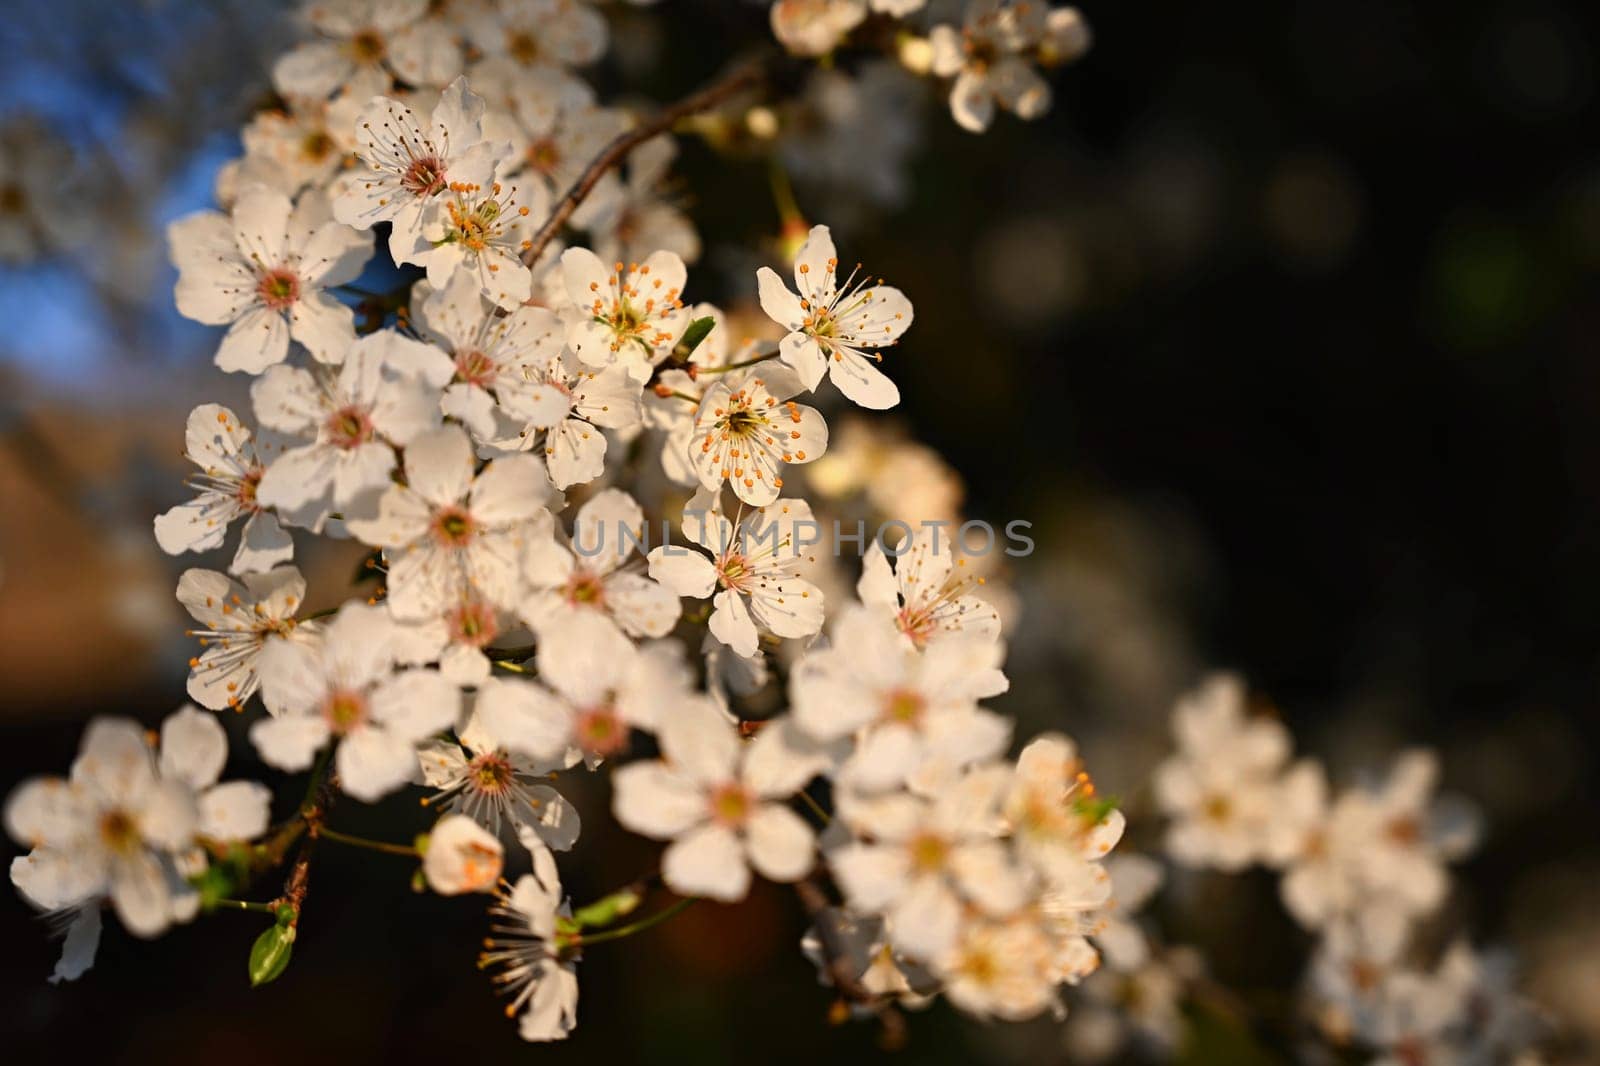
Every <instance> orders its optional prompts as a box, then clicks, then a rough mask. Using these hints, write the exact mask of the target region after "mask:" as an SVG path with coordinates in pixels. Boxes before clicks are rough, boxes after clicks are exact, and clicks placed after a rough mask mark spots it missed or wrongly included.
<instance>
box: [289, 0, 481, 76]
mask: <svg viewBox="0 0 1600 1066" xmlns="http://www.w3.org/2000/svg"><path fill="white" fill-rule="evenodd" d="M429 7H430V4H429V2H428V0H313V2H312V3H311V4H310V5H308V6H307V7H306V9H305V12H306V17H307V18H308V19H309V20H310V22H311V24H312V25H313V26H315V27H316V28H317V30H319V31H320V32H321V33H322V34H324V35H325V36H326V37H328V38H329V39H328V40H320V41H307V42H305V43H303V44H300V45H297V46H296V47H295V48H293V49H291V50H290V51H289V52H287V53H286V54H284V55H283V56H282V57H281V58H280V59H279V60H278V61H277V63H276V64H274V65H273V68H272V84H273V85H274V86H275V87H276V88H277V90H278V91H279V92H280V93H282V94H284V95H285V96H306V97H313V98H320V97H324V96H327V95H329V94H330V93H333V92H335V91H337V90H338V89H340V88H342V87H344V86H350V87H351V89H352V91H358V92H362V93H363V94H364V95H371V94H373V93H376V92H383V91H385V90H387V89H388V88H389V72H390V71H391V70H392V71H393V72H394V73H395V74H396V75H398V76H399V77H400V78H402V79H404V80H405V81H408V82H411V83H413V84H418V85H443V84H444V83H445V82H447V81H449V80H450V79H451V78H453V77H455V76H456V74H457V73H459V72H460V70H461V49H460V48H459V47H457V45H456V42H455V37H454V35H453V34H452V32H451V30H450V28H449V26H447V25H445V24H443V23H440V22H438V21H435V20H433V19H430V18H429V17H428V9H429Z"/></svg>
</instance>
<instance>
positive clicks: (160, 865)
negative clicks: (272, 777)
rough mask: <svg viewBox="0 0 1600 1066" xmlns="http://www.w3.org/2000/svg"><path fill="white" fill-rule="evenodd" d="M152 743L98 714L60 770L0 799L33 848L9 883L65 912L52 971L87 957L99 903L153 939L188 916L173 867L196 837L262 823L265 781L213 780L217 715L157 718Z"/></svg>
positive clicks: (75, 970)
mask: <svg viewBox="0 0 1600 1066" xmlns="http://www.w3.org/2000/svg"><path fill="white" fill-rule="evenodd" d="M154 743H155V741H154V739H153V738H147V737H146V734H145V733H144V731H143V730H142V729H141V728H140V727H139V725H138V723H137V722H134V721H131V720H129V719H126V718H96V719H95V720H94V721H92V722H91V723H90V724H89V728H88V730H87V731H86V732H85V733H84V737H83V743H82V746H81V747H80V749H79V752H78V757H77V759H76V760H75V761H74V762H73V764H72V769H71V772H70V774H69V776H68V777H67V778H65V779H63V778H59V777H37V778H33V779H31V780H29V781H25V782H23V783H22V784H21V785H19V786H18V787H17V789H16V790H15V791H14V792H12V794H11V796H10V797H9V798H8V799H7V800H6V807H5V825H6V831H7V832H8V833H10V835H11V837H12V839H14V840H16V841H17V842H18V843H21V844H23V845H25V846H27V847H28V848H30V849H31V850H30V851H29V853H28V854H27V855H23V856H18V857H17V858H15V859H13V860H12V862H11V882H12V884H14V885H15V886H16V887H17V890H18V891H19V892H20V893H22V895H23V897H24V898H25V899H27V900H28V901H29V902H30V903H32V904H33V905H34V906H36V907H39V908H42V909H44V910H47V911H52V912H62V913H70V914H71V915H72V917H71V928H70V930H69V932H68V935H67V943H66V945H65V950H64V954H63V956H62V960H61V963H60V964H59V965H58V966H57V968H56V974H55V978H54V979H55V980H72V979H75V978H77V977H78V976H80V975H81V974H82V973H83V972H84V971H85V970H87V969H88V968H89V966H90V965H91V964H92V963H93V960H94V954H95V948H96V945H97V944H98V943H99V933H100V918H99V908H100V901H101V900H103V899H104V900H109V901H110V903H111V906H112V908H113V909H114V910H115V911H116V913H117V917H118V918H119V919H121V921H122V924H123V926H124V927H125V928H127V929H128V931H129V932H131V933H133V934H135V935H136V936H141V937H154V936H159V935H160V934H161V933H163V932H165V931H166V929H167V928H168V927H169V926H170V925H172V924H173V923H174V922H180V921H187V920H188V919H189V918H191V917H193V915H194V913H195V909H196V905H197V900H196V897H195V894H194V892H193V891H192V890H190V889H189V888H188V886H187V885H185V884H184V883H183V881H182V878H181V877H180V875H179V864H180V863H181V862H183V861H184V860H185V858H186V854H187V853H188V852H189V850H190V849H191V848H192V847H193V846H194V844H195V842H196V839H197V837H198V836H201V835H203V836H205V837H208V838H210V839H212V840H215V841H218V842H223V843H226V842H233V841H246V840H250V839H252V838H254V837H256V836H259V835H260V834H261V833H263V832H265V830H266V827H267V820H268V809H267V808H268V803H269V801H270V798H271V794H270V793H269V792H268V791H267V789H266V788H264V787H263V786H261V785H258V784H255V783H253V782H248V781H231V782H228V783H226V784H221V785H219V784H217V778H218V777H219V776H220V774H221V772H222V767H223V763H224V762H226V760H227V754H228V746H227V738H226V736H225V734H224V733H223V731H222V727H221V726H219V725H218V724H217V722H216V720H215V718H213V717H212V716H211V715H208V714H203V713H201V712H199V711H197V710H195V709H194V708H192V707H185V708H181V709H179V710H178V711H177V712H176V713H175V714H173V715H170V716H169V717H168V718H167V719H166V721H165V722H163V723H162V727H161V734H160V744H161V750H160V755H159V758H158V757H157V754H156V753H155V751H153V750H152V748H153V746H154Z"/></svg>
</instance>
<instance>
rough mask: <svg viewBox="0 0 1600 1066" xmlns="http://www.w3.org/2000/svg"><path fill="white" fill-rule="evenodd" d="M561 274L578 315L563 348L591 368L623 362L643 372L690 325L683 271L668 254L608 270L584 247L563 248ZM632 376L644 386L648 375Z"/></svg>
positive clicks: (673, 256) (681, 263) (674, 257)
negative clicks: (569, 349) (571, 351)
mask: <svg viewBox="0 0 1600 1066" xmlns="http://www.w3.org/2000/svg"><path fill="white" fill-rule="evenodd" d="M561 271H562V275H563V277H564V278H565V280H566V283H567V295H568V297H569V298H570V299H571V300H572V305H573V307H574V309H575V310H576V311H577V312H578V314H576V315H574V316H573V318H572V321H571V324H570V325H569V326H568V329H567V346H568V347H569V348H571V349H572V350H573V352H574V353H576V355H577V356H578V358H579V359H581V360H583V361H584V362H585V363H587V364H589V365H590V366H606V365H607V364H610V363H615V362H624V363H627V364H629V365H630V366H631V367H635V368H641V369H647V368H648V367H649V365H650V364H652V363H653V362H655V361H656V358H657V356H658V355H665V354H666V353H667V352H670V351H671V350H672V346H673V345H674V344H675V343H677V340H678V337H679V335H680V334H682V333H683V329H684V327H685V326H687V325H688V324H689V320H688V316H687V315H685V314H684V312H683V300H682V296H683V286H684V282H685V281H686V280H687V278H688V271H687V270H686V269H685V268H684V265H683V260H682V259H679V258H678V257H677V256H676V255H674V254H673V253H671V252H654V253H652V254H651V255H650V256H649V257H647V258H646V259H645V260H644V261H643V262H642V263H633V264H630V265H628V266H624V265H623V264H622V263H621V262H618V263H616V264H614V265H613V266H612V268H611V269H609V270H607V269H606V266H605V264H604V263H602V262H601V261H600V258H599V256H597V255H595V254H594V253H593V252H591V251H589V250H588V249H587V248H568V249H567V250H566V251H565V252H563V253H562V254H561ZM636 376H639V379H640V380H641V381H643V380H644V378H645V377H648V376H649V375H648V373H643V374H638V375H636Z"/></svg>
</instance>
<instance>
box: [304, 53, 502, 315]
mask: <svg viewBox="0 0 1600 1066" xmlns="http://www.w3.org/2000/svg"><path fill="white" fill-rule="evenodd" d="M483 112H484V104H483V98H482V97H480V96H477V95H475V94H474V93H472V92H471V91H470V90H469V89H468V88H467V83H466V79H464V78H457V79H456V80H455V81H454V82H452V83H451V84H450V87H449V88H447V89H446V90H445V91H444V92H443V93H442V94H441V95H440V97H439V103H438V104H437V106H435V107H434V109H433V113H432V115H431V116H430V117H429V120H428V125H427V126H426V127H424V126H423V125H422V123H421V122H420V121H419V120H418V118H417V115H416V113H415V112H414V111H412V110H411V108H410V107H409V106H407V105H406V104H404V103H402V102H401V101H399V100H394V99H391V98H389V97H386V96H381V97H376V98H374V99H373V100H372V102H371V103H370V104H368V105H367V107H366V110H364V111H363V112H362V113H361V121H360V125H359V127H358V129H357V138H356V139H357V142H358V148H357V155H359V157H360V159H361V164H362V165H361V166H360V167H358V168H357V170H356V171H354V172H352V173H350V174H348V175H346V176H345V177H344V178H342V179H340V181H339V182H338V183H337V184H336V187H335V189H334V191H333V214H334V217H335V218H337V219H338V220H339V221H340V222H343V223H345V224H346V225H350V226H355V227H356V228H357V229H370V228H372V227H373V226H374V225H376V224H378V223H379V222H388V223H390V225H391V227H392V228H391V230H390V233H389V254H390V255H391V256H393V257H394V261H395V262H396V263H409V262H415V261H416V259H415V258H414V257H415V256H416V255H417V254H418V253H420V252H422V251H425V250H427V249H428V248H429V247H430V246H429V244H428V241H427V238H426V236H425V235H424V227H425V225H426V224H427V223H428V222H429V221H430V218H429V216H430V214H431V210H430V209H433V208H435V207H437V206H438V203H439V201H440V198H441V197H442V196H444V194H446V193H447V192H448V191H449V190H450V188H451V186H452V185H457V186H460V187H462V188H469V187H471V188H478V189H486V188H490V187H492V185H493V181H494V170H495V164H496V162H498V161H499V160H500V159H502V158H503V157H504V156H505V154H506V152H508V151H509V150H510V149H509V146H507V145H504V144H497V143H492V142H488V141H485V140H483V137H482V132H481V124H482V121H483ZM435 284H442V280H441V281H439V282H436V283H435Z"/></svg>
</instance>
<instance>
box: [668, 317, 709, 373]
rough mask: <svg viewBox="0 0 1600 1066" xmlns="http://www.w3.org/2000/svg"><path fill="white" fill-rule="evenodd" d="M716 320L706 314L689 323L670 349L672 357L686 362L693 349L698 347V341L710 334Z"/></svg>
mask: <svg viewBox="0 0 1600 1066" xmlns="http://www.w3.org/2000/svg"><path fill="white" fill-rule="evenodd" d="M716 325H717V320H716V319H714V318H712V317H711V316H710V315H707V316H706V317H705V318H697V319H695V320H694V321H693V322H691V323H689V328H688V329H686V330H684V331H683V336H682V337H679V338H678V343H677V344H676V345H675V346H674V347H673V349H672V357H673V358H674V359H676V360H678V361H679V362H680V363H681V362H687V361H688V359H689V356H691V355H693V354H694V350H695V349H696V348H698V347H700V342H701V341H703V340H705V339H706V338H707V337H708V336H710V335H711V331H712V330H713V329H715V328H716Z"/></svg>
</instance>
